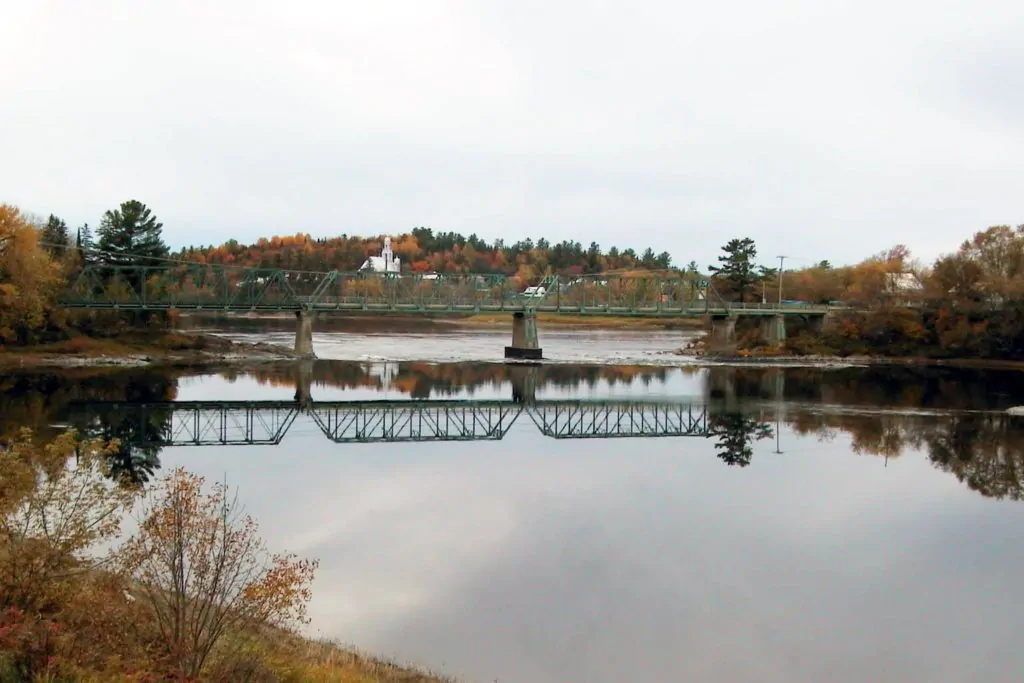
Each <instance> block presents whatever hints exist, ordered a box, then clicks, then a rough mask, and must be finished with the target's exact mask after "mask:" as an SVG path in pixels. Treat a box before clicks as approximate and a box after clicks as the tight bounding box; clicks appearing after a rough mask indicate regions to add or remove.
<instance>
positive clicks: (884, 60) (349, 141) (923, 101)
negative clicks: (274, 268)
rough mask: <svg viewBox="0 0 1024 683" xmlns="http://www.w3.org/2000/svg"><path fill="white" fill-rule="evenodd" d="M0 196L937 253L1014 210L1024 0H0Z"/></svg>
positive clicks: (169, 220) (207, 230)
mask: <svg viewBox="0 0 1024 683" xmlns="http://www.w3.org/2000/svg"><path fill="white" fill-rule="evenodd" d="M0 9H2V20H0V92H2V95H0V150H2V153H3V163H2V164H0V201H7V202H13V203H16V204H18V205H20V206H21V207H22V208H24V209H26V210H29V211H33V212H37V213H42V214H46V213H50V212H54V213H57V214H59V215H61V216H63V217H64V218H65V219H66V220H68V222H69V223H76V224H77V223H81V222H83V221H88V222H90V223H95V222H97V221H98V219H99V216H100V214H101V213H102V211H103V210H105V209H106V208H110V207H111V206H112V205H115V204H116V203H118V202H120V201H122V200H124V199H127V198H137V199H140V200H142V201H144V202H146V203H148V204H149V205H151V206H152V207H153V208H154V210H155V211H156V212H157V213H158V215H159V216H160V218H161V219H162V220H163V222H164V224H165V231H166V236H167V238H168V241H169V242H171V243H173V244H175V245H181V244H187V243H210V242H220V241H223V240H226V239H229V238H232V237H234V238H236V239H239V240H243V241H245V240H251V239H254V238H256V237H258V236H261V235H266V234H272V233H292V232H296V231H304V232H310V233H312V234H314V235H317V236H320V235H332V234H337V233H341V232H348V233H350V234H351V233H356V234H367V233H374V234H376V233H381V232H402V231H406V230H408V229H410V228H412V227H414V226H418V225H424V226H429V227H433V228H435V229H443V230H458V231H461V232H463V233H467V234H468V233H471V232H476V233H478V234H480V235H481V236H484V237H487V238H494V237H499V236H500V237H504V238H506V239H507V240H512V239H517V238H520V237H525V236H533V237H534V238H536V237H539V236H544V237H548V238H549V239H553V240H558V239H563V238H571V239H575V240H579V241H581V242H583V243H584V244H587V243H589V242H590V241H591V240H596V241H598V242H600V243H601V244H603V245H606V246H607V245H609V244H612V243H616V244H619V245H621V246H634V247H643V246H646V245H647V244H652V245H653V246H655V248H656V249H658V250H661V249H666V250H668V251H670V252H671V253H672V254H673V256H674V258H675V260H676V262H678V263H685V262H687V261H689V260H690V259H691V258H693V259H697V260H698V261H699V262H701V263H706V262H708V261H709V260H711V259H713V258H714V256H715V254H716V251H717V248H718V246H719V245H720V244H721V243H723V242H724V241H725V240H726V239H728V238H730V237H734V236H751V237H753V238H755V239H756V240H757V242H758V244H759V245H760V247H761V254H762V256H764V257H767V258H771V257H773V256H774V255H776V254H778V253H786V254H789V255H791V256H793V257H795V263H794V264H795V265H799V263H800V262H801V261H804V262H806V261H811V260H818V259H822V258H828V259H830V260H833V261H836V262H841V261H847V260H852V259H857V258H860V257H863V256H865V255H867V254H870V253H873V252H875V251H878V250H880V249H882V248H884V247H886V246H889V245H891V244H893V243H895V242H904V243H906V244H908V245H909V246H910V247H911V249H912V250H913V251H914V252H915V253H916V254H918V255H920V256H922V257H925V258H931V257H932V256H934V255H935V254H936V253H939V252H941V251H945V250H949V249H952V248H954V247H955V246H956V245H957V243H958V242H959V241H960V240H961V239H962V238H963V237H965V236H966V235H968V234H969V233H970V232H972V231H974V230H977V229H980V228H984V227H987V226H989V225H993V224H1006V223H1012V224H1016V223H1021V222H1024V207H1022V205H1021V197H1022V195H1024V43H1022V42H1021V41H1020V35H1021V33H1022V30H1024V3H1020V2H1015V1H1013V0H1006V1H1002V2H999V1H995V0H974V1H972V2H968V1H967V0H955V1H945V2H943V1H936V0H931V1H929V2H925V1H924V0H920V1H918V0H913V1H911V0H896V1H894V0H887V1H886V2H873V1H870V0H869V1H867V2H865V1H859V2H855V1H852V0H850V1H839V0H780V1H779V2H772V3H767V2H761V1H758V0H746V1H744V0H736V1H722V2H717V3H708V2H689V1H686V2H667V1H665V2H661V1H659V2H654V1H648V2H643V3H628V2H624V1H623V2H611V1H596V0H594V1H592V2H582V1H580V0H566V1H563V2H558V3H551V2H540V1H539V0H519V1H517V2H514V3H513V2H496V1H483V0H465V1H455V0H453V1H443V2H442V1H430V2H428V1H425V0H420V1H410V2H385V1H376V2H349V1H327V0H322V1H316V0H293V1H291V2H280V1H278V2H261V1H254V0H246V1H245V2H242V1H241V0H221V1H220V2H217V3H207V2H193V1H184V0H181V1H176V2H170V1H162V2H146V3H142V2H137V1H131V0H126V1H114V0H92V1H90V2H78V1H77V0H75V1H72V0H66V1H46V0H34V1H32V2H24V1H20V0H0Z"/></svg>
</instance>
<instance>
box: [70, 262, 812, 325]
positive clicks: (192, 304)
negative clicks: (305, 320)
mask: <svg viewBox="0 0 1024 683" xmlns="http://www.w3.org/2000/svg"><path fill="white" fill-rule="evenodd" d="M527 284H528V283H522V282H519V281H518V280H516V279H514V278H510V277H506V276H504V275H497V274H472V273H469V274H467V273H444V274H430V275H424V274H417V273H402V274H399V273H389V274H373V273H345V272H340V271H327V272H313V271H286V270H281V269H274V268H239V267H231V266H225V265H220V264H194V263H168V264H162V265H157V266H124V265H109V264H102V263H90V264H87V265H86V266H84V267H83V268H82V269H81V270H80V271H78V272H77V273H76V274H75V275H74V276H73V277H72V278H71V281H70V283H69V285H68V287H67V289H66V290H65V291H63V292H62V293H61V294H60V295H59V297H58V300H59V302H60V303H61V305H63V306H65V307H68V308H87V309H126V310H170V309H179V310H220V311H234V312H248V311H285V310H291V311H299V310H305V311H311V312H366V313H378V314H381V313H399V314H401V313H406V314H409V313H427V314H446V313H447V314H470V313H479V312H503V311H505V312H510V313H515V312H521V311H542V312H547V313H556V314H566V315H599V316H607V315H613V316H641V317H672V316H675V317H696V316H700V315H706V314H707V315H725V314H730V313H732V314H736V315H772V314H777V313H804V314H812V315H820V314H822V313H823V312H825V308H827V307H824V308H823V307H814V306H811V307H809V306H806V305H797V304H782V305H778V304H732V303H727V302H725V301H724V300H723V299H722V298H721V297H720V296H719V295H718V293H717V292H716V291H715V289H714V286H713V285H712V284H711V282H709V281H708V280H707V279H704V278H703V277H702V276H700V275H698V274H695V273H683V272H675V271H673V272H643V273H635V274H615V275H610V274H609V275H588V276H581V277H567V276H558V275H550V276H547V277H545V278H544V279H543V280H542V281H541V284H540V285H538V286H535V287H531V288H530V289H529V290H527V292H523V289H524V288H525V287H526V285H527ZM819 309H821V310H819Z"/></svg>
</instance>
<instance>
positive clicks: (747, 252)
mask: <svg viewBox="0 0 1024 683" xmlns="http://www.w3.org/2000/svg"><path fill="white" fill-rule="evenodd" d="M722 251H724V252H725V253H724V254H722V255H721V256H719V257H718V261H719V263H721V264H722V265H720V266H715V265H711V266H708V270H710V271H711V272H712V273H714V274H715V275H716V276H718V277H719V278H721V280H722V281H723V282H724V283H726V284H727V285H728V287H729V289H731V290H732V291H733V292H735V293H736V294H737V295H738V296H739V299H740V301H741V302H743V301H746V293H747V291H748V290H749V289H751V287H752V286H753V285H754V284H756V283H758V282H760V272H759V270H758V267H757V266H756V265H755V264H754V258H755V257H757V247H756V246H755V245H754V240H752V239H750V238H749V237H744V238H743V239H731V240H729V241H728V242H727V243H726V245H725V246H724V247H722Z"/></svg>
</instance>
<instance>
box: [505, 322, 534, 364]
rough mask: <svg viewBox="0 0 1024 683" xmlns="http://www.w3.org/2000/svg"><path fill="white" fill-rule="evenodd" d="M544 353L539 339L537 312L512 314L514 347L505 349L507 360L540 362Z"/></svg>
mask: <svg viewBox="0 0 1024 683" xmlns="http://www.w3.org/2000/svg"><path fill="white" fill-rule="evenodd" d="M543 356H544V352H543V350H542V349H541V348H540V340H539V338H538V337H537V312H536V311H517V312H515V313H513V314H512V345H511V346H506V347H505V358H526V359H529V360H540V359H541V358H543Z"/></svg>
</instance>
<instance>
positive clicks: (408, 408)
mask: <svg viewBox="0 0 1024 683" xmlns="http://www.w3.org/2000/svg"><path fill="white" fill-rule="evenodd" d="M309 412H310V414H311V415H312V416H313V420H314V421H315V422H316V423H317V425H318V426H319V427H320V430H321V431H322V432H323V433H324V434H325V435H326V436H327V438H328V439H330V440H331V441H333V442H335V443H381V442H387V443H395V442H398V443H401V442H422V441H498V440H501V439H503V438H504V437H505V434H507V433H508V430H509V429H510V428H511V427H512V425H513V424H514V423H515V421H516V419H517V418H518V417H519V414H520V413H521V412H522V406H520V405H516V404H514V403H509V402H507V401H425V402H419V401H389V402H377V401H366V402H358V403H314V404H313V405H312V406H311V407H310V411H309Z"/></svg>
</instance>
